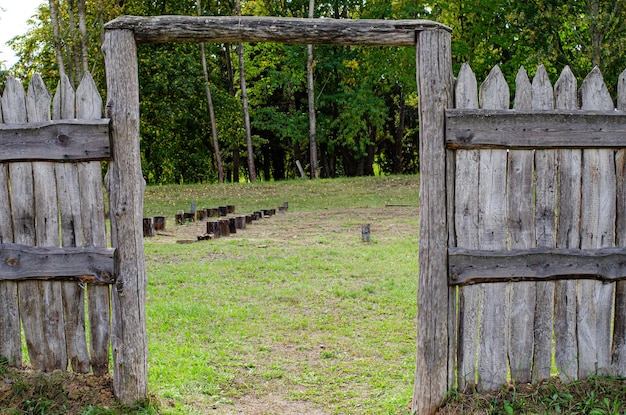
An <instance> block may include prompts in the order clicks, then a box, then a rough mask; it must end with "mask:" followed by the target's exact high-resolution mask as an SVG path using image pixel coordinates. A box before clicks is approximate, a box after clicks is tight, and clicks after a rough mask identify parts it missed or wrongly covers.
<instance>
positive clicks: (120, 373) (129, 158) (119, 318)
mask: <svg viewBox="0 0 626 415" xmlns="http://www.w3.org/2000/svg"><path fill="white" fill-rule="evenodd" d="M103 52H104V60H105V68H106V79H107V91H108V98H107V111H108V116H109V117H110V118H111V131H112V135H113V142H114V143H115V145H114V146H113V161H112V162H111V163H110V164H109V171H108V173H107V176H108V186H109V205H110V212H111V239H112V240H111V244H112V246H113V247H114V248H117V249H118V255H116V260H115V265H116V267H115V269H116V273H117V275H116V278H117V281H116V284H115V286H114V288H113V289H112V298H113V313H112V321H113V327H112V334H111V339H112V344H113V364H114V371H113V373H114V377H113V390H114V393H115V396H116V397H117V399H118V400H119V401H120V402H121V403H123V404H134V403H136V402H138V401H142V400H144V399H145V398H146V396H147V393H148V373H147V372H148V360H147V358H148V345H147V333H146V311H145V300H146V287H147V274H146V266H145V259H144V249H143V232H142V227H141V224H142V220H143V193H144V187H145V183H144V181H143V176H142V173H141V157H140V151H139V79H138V69H137V47H136V44H135V40H134V36H133V33H132V32H131V31H130V30H109V31H107V32H106V34H105V40H104V44H103ZM442 176H443V173H442Z"/></svg>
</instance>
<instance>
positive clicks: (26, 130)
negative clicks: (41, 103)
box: [0, 118, 111, 162]
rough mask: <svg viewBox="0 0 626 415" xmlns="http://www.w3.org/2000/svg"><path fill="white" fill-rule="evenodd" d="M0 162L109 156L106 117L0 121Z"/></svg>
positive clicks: (109, 141)
mask: <svg viewBox="0 0 626 415" xmlns="http://www.w3.org/2000/svg"><path fill="white" fill-rule="evenodd" d="M0 142H1V143H2V145H1V146H0V162H12V161H92V160H110V159H111V140H110V137H109V120H108V119H104V118H103V119H99V120H88V121H87V120H58V121H48V122H39V123H28V124H0Z"/></svg>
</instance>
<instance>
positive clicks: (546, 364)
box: [532, 65, 557, 383]
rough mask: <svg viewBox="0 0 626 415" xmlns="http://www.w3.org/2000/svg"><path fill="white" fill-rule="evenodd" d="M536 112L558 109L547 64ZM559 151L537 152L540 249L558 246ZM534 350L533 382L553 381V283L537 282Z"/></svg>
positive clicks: (536, 89)
mask: <svg viewBox="0 0 626 415" xmlns="http://www.w3.org/2000/svg"><path fill="white" fill-rule="evenodd" d="M532 87H533V94H532V95H533V105H532V107H533V109H534V110H540V111H548V110H553V109H554V91H553V89H552V84H551V83H550V79H548V73H547V72H546V70H545V68H544V66H543V65H540V66H539V68H537V73H536V74H535V77H534V78H533V84H532ZM556 169H557V164H556V150H551V149H546V150H536V151H535V177H536V179H535V200H536V202H535V239H536V246H538V247H547V248H554V247H555V246H556V186H557V185H556ZM535 289H536V297H537V298H536V305H535V325H534V337H535V347H534V351H533V364H532V367H533V372H532V381H533V383H538V382H543V381H544V380H547V379H549V378H550V372H551V369H552V339H553V335H552V333H553V326H554V324H553V323H554V289H555V284H554V282H552V281H547V282H541V281H540V282H536V283H535Z"/></svg>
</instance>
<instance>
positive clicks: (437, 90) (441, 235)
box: [412, 30, 453, 415]
mask: <svg viewBox="0 0 626 415" xmlns="http://www.w3.org/2000/svg"><path fill="white" fill-rule="evenodd" d="M416 49H417V54H416V55H417V56H416V64H417V68H418V69H417V85H418V94H419V96H420V108H419V112H420V114H419V115H420V120H421V122H420V125H421V128H420V154H421V157H422V163H423V164H422V166H421V167H422V169H424V171H428V172H430V174H428V175H421V176H420V240H419V287H418V315H417V330H418V334H417V359H416V372H415V389H414V393H413V400H412V410H413V412H417V413H419V414H425V415H430V414H434V413H435V412H436V410H437V408H438V407H439V405H440V404H441V401H442V400H443V397H444V395H445V393H446V390H447V387H448V385H449V381H448V374H449V372H448V367H447V366H448V363H449V356H448V346H449V344H448V327H447V325H448V310H449V307H448V304H447V301H446V300H445V299H447V298H449V297H448V294H449V291H448V285H447V281H446V274H447V269H446V262H447V252H446V247H447V242H448V226H447V223H446V222H447V213H446V201H445V198H443V197H441V195H444V194H445V193H446V189H445V186H446V165H445V159H446V150H445V148H444V142H443V136H444V110H445V109H446V108H447V107H448V106H449V105H450V106H451V105H452V103H453V102H452V88H453V80H452V58H451V52H450V49H451V44H450V33H449V32H447V31H445V30H434V31H424V32H420V33H419V34H418V39H417V48H416Z"/></svg>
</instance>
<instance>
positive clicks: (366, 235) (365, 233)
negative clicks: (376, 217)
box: [361, 223, 370, 242]
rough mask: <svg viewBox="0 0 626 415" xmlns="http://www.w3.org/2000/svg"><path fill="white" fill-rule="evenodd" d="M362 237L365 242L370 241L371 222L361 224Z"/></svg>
mask: <svg viewBox="0 0 626 415" xmlns="http://www.w3.org/2000/svg"><path fill="white" fill-rule="evenodd" d="M361 239H362V240H363V242H369V241H370V224H369V223H368V224H366V225H361Z"/></svg>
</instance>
